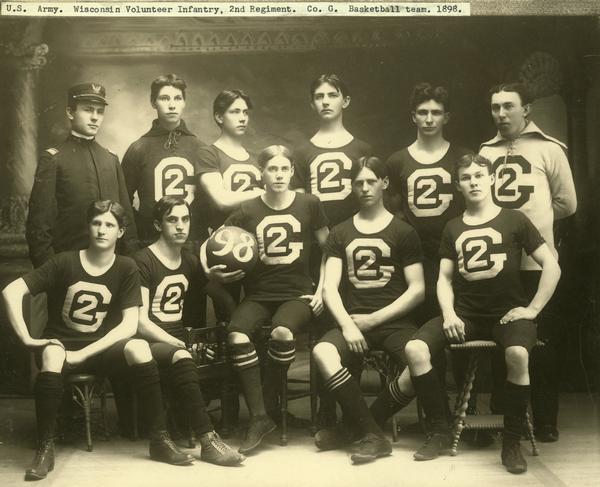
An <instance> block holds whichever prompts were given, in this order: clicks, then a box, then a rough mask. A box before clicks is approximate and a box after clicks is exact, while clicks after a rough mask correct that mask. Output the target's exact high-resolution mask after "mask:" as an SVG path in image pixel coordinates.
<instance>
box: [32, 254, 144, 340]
mask: <svg viewBox="0 0 600 487" xmlns="http://www.w3.org/2000/svg"><path fill="white" fill-rule="evenodd" d="M23 279H24V280H25V284H27V287H28V289H29V291H30V292H31V294H32V295H34V296H35V295H36V294H38V293H40V292H46V293H48V324H47V326H46V329H45V330H44V337H46V338H86V339H89V340H90V341H95V340H97V339H98V338H100V337H102V336H104V335H105V334H106V333H107V332H108V331H109V330H110V329H112V328H114V327H115V325H117V324H119V323H120V321H121V319H122V311H123V310H124V309H126V308H131V307H133V306H141V304H142V297H141V293H140V278H139V274H138V270H137V267H136V265H135V262H134V261H133V260H132V259H131V258H129V257H124V256H120V255H117V256H115V261H114V262H113V264H112V266H111V267H110V268H109V269H108V270H107V271H106V272H105V273H104V274H102V275H100V276H92V275H90V274H88V273H87V272H86V271H85V269H84V268H83V265H82V264H81V257H80V253H79V251H70V252H62V253H60V254H57V255H55V256H53V257H52V258H51V259H50V260H48V261H47V262H46V263H45V264H44V265H42V266H41V267H39V268H37V269H35V270H34V271H31V272H30V273H28V274H26V275H25V276H24V277H23Z"/></svg>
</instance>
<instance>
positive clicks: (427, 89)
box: [410, 82, 450, 112]
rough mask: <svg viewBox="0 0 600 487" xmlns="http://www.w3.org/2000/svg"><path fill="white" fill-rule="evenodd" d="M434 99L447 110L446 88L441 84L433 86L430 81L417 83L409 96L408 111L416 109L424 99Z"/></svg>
mask: <svg viewBox="0 0 600 487" xmlns="http://www.w3.org/2000/svg"><path fill="white" fill-rule="evenodd" d="M429 100H434V101H437V102H438V103H440V104H442V105H444V111H446V112H449V111H450V107H449V96H448V90H447V89H446V88H444V87H443V86H433V85H432V84H431V83H426V82H425V83H419V84H417V85H415V87H414V88H413V92H412V96H411V97H410V111H411V112H414V111H416V109H417V107H418V106H419V105H420V104H421V103H423V102H426V101H429Z"/></svg>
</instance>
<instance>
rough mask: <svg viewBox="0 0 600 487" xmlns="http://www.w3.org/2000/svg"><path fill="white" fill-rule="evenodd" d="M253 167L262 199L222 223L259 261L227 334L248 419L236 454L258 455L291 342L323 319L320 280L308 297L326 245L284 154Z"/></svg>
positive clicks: (270, 151)
mask: <svg viewBox="0 0 600 487" xmlns="http://www.w3.org/2000/svg"><path fill="white" fill-rule="evenodd" d="M258 164H259V166H260V168H261V175H262V180H263V183H264V184H265V194H264V195H262V196H260V197H257V198H255V199H253V200H251V201H248V202H245V203H243V204H242V205H241V207H240V208H239V210H237V211H236V212H235V213H233V214H232V215H231V216H230V217H229V218H228V219H227V220H226V222H225V224H226V225H235V226H238V227H241V228H243V229H245V230H247V231H249V232H251V233H253V234H254V235H255V236H256V240H257V241H258V250H259V261H258V263H257V264H256V266H255V267H254V268H253V269H252V270H251V271H249V272H248V273H247V275H246V279H245V280H244V290H245V293H246V297H245V298H244V300H243V301H242V302H241V303H240V305H239V306H238V307H237V308H236V310H235V311H234V313H233V316H232V318H231V322H230V324H229V329H228V331H229V336H228V342H229V347H230V350H231V355H232V360H233V365H234V368H235V369H236V371H237V373H238V377H239V380H240V382H241V385H242V389H243V392H244V396H245V398H246V404H247V405H248V409H249V411H250V424H249V426H248V430H247V432H246V438H245V439H244V441H243V443H242V445H241V446H240V449H239V451H240V452H241V453H247V452H250V451H252V450H254V449H255V448H257V447H258V446H259V445H260V442H261V441H262V438H263V437H264V436H265V435H266V434H268V433H269V432H271V431H273V430H274V429H275V427H276V426H275V423H274V421H273V420H272V419H271V418H270V417H269V416H268V414H267V411H266V409H265V402H266V403H269V404H272V403H274V402H276V401H273V400H272V399H271V396H277V395H279V392H280V391H279V386H280V384H281V382H282V379H283V377H282V376H283V374H285V373H286V371H287V369H288V368H289V366H290V364H291V363H292V362H293V361H294V358H295V340H294V336H295V334H296V333H297V332H298V330H300V329H301V328H302V327H304V326H305V325H306V324H307V323H308V321H309V320H310V319H311V316H312V315H313V314H314V315H318V314H319V313H320V312H321V311H322V308H323V302H322V287H321V286H322V279H321V280H319V284H318V286H317V288H316V290H313V284H312V279H311V277H310V272H309V261H310V260H309V259H310V248H311V243H312V240H313V239H316V241H317V242H319V244H320V245H323V244H324V243H325V241H326V239H327V235H328V232H329V231H328V229H327V218H326V217H325V215H324V213H323V208H322V206H321V204H320V202H319V200H318V199H317V198H316V197H315V196H312V195H305V194H300V193H296V192H295V191H292V190H290V189H289V183H290V179H291V177H292V175H293V173H294V166H293V164H292V159H291V153H290V151H289V150H288V149H287V148H286V147H283V146H280V145H273V146H270V147H267V148H266V149H264V150H263V151H262V152H261V153H260V155H259V156H258ZM203 265H205V262H203ZM205 270H206V268H205ZM322 272H323V267H322ZM322 272H321V274H322ZM269 322H270V323H271V325H272V327H273V328H272V330H271V334H270V339H269V346H268V359H267V360H268V362H267V364H266V367H265V377H264V388H265V390H264V397H263V387H262V386H261V376H260V369H259V362H258V356H257V354H256V350H255V347H254V344H253V341H252V339H253V335H254V334H255V332H256V331H257V330H258V329H259V328H260V326H262V325H265V324H267V323H269Z"/></svg>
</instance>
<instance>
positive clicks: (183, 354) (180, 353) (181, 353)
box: [171, 350, 192, 364]
mask: <svg viewBox="0 0 600 487" xmlns="http://www.w3.org/2000/svg"><path fill="white" fill-rule="evenodd" d="M185 358H189V359H191V358H192V355H191V354H190V352H188V351H187V350H177V351H176V352H175V353H174V354H173V358H172V359H171V363H172V364H174V363H175V362H178V361H179V360H182V359H185Z"/></svg>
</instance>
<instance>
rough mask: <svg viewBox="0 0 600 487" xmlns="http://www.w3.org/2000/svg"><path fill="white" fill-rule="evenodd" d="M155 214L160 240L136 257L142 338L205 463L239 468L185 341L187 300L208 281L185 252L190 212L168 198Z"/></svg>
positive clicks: (181, 202) (240, 457)
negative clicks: (214, 417)
mask: <svg viewBox="0 0 600 487" xmlns="http://www.w3.org/2000/svg"><path fill="white" fill-rule="evenodd" d="M153 213H154V214H153V218H154V226H155V228H156V230H157V232H159V234H160V236H159V238H158V240H157V241H156V242H154V243H153V244H151V245H150V246H148V247H146V248H144V249H142V250H140V251H139V252H137V253H136V254H135V255H134V256H133V258H134V259H135V261H136V262H137V265H138V268H139V270H140V281H141V286H142V303H143V304H142V307H141V309H140V317H139V327H138V333H139V335H140V336H141V337H143V338H145V339H147V340H148V341H149V342H150V350H151V352H152V357H153V358H154V360H156V362H157V364H158V367H159V368H160V369H161V371H163V372H164V376H165V377H166V379H167V381H168V385H169V386H170V388H171V389H172V391H173V394H174V396H175V398H176V399H177V400H178V402H179V403H180V404H181V407H182V413H183V414H184V415H185V419H186V422H187V423H189V424H190V426H191V428H192V429H193V430H194V432H195V433H196V435H197V436H198V437H199V438H200V444H201V446H202V453H201V455H200V459H201V460H203V461H205V462H209V463H214V464H216V465H237V464H239V463H241V462H243V461H244V458H245V457H244V456H243V455H241V454H239V453H237V452H236V451H233V450H232V449H231V448H230V447H229V446H227V445H226V444H225V443H224V442H223V440H221V438H220V437H219V435H218V434H217V433H216V432H215V430H214V428H213V425H212V423H211V420H210V417H209V416H208V413H207V412H206V405H205V403H204V399H203V397H202V392H201V390H200V382H199V377H198V373H197V372H196V365H195V364H194V361H193V359H192V356H191V354H190V352H188V351H187V350H186V348H185V343H184V342H183V341H182V339H183V337H184V331H185V330H184V328H183V304H184V299H188V289H189V288H190V285H191V284H192V282H193V281H194V280H196V281H197V282H198V284H199V285H198V287H201V286H202V285H203V284H205V281H206V279H205V277H204V274H203V273H202V270H201V268H200V262H199V260H198V257H196V256H194V255H192V254H191V253H188V252H186V251H183V250H182V248H183V246H184V245H185V243H186V240H187V238H188V234H189V230H190V221H191V215H190V208H189V206H188V204H187V203H186V201H185V200H184V199H183V198H181V197H178V196H163V197H162V198H161V199H160V200H159V201H158V202H157V203H156V204H155V205H154V212H153ZM201 281H204V282H201Z"/></svg>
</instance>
